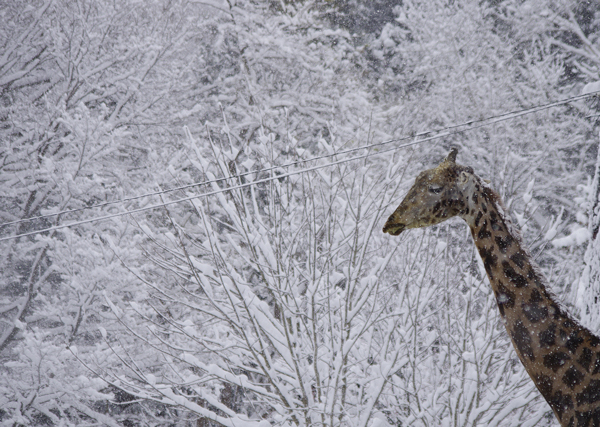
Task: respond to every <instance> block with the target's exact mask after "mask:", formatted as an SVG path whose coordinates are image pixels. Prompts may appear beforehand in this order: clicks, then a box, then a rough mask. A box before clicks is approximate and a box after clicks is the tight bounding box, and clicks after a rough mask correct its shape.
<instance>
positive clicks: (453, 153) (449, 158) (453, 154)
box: [443, 147, 458, 163]
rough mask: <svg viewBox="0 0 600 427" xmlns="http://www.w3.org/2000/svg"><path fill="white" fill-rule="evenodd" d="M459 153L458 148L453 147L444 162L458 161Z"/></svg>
mask: <svg viewBox="0 0 600 427" xmlns="http://www.w3.org/2000/svg"><path fill="white" fill-rule="evenodd" d="M457 154H458V148H456V147H453V148H452V149H451V150H450V153H448V155H447V156H446V158H445V159H444V162H443V163H456V155H457Z"/></svg>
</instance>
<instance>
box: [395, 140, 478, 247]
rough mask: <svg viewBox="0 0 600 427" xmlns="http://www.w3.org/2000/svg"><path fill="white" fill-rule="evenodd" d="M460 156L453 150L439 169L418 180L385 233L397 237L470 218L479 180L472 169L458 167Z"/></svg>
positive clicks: (418, 177) (422, 174) (420, 175)
mask: <svg viewBox="0 0 600 427" xmlns="http://www.w3.org/2000/svg"><path fill="white" fill-rule="evenodd" d="M457 153H458V150H457V149H456V148H453V149H452V150H451V151H450V154H448V156H447V157H446V158H445V159H444V160H443V161H442V163H440V164H439V165H438V166H437V167H436V168H433V169H429V170H426V171H423V172H421V173H420V174H419V176H417V179H416V180H415V183H414V185H413V186H412V188H411V189H410V190H409V192H408V194H407V195H406V197H405V198H404V200H403V201H402V203H400V206H398V209H396V210H395V211H394V213H393V214H392V215H391V216H390V217H389V218H388V220H387V222H386V223H385V226H384V227H383V232H384V233H390V234H391V235H392V236H397V235H399V234H400V233H402V232H403V231H404V230H407V229H409V228H419V227H428V226H430V225H435V224H438V223H440V222H442V221H445V220H447V219H448V218H452V217H453V216H457V215H460V216H463V217H464V216H465V215H468V214H469V205H470V203H469V200H468V195H469V194H472V193H473V190H474V187H475V186H476V185H477V183H478V182H479V178H478V177H477V176H476V175H475V174H474V173H473V169H472V168H470V167H465V166H460V165H457V164H456V154H457ZM465 219H466V218H465Z"/></svg>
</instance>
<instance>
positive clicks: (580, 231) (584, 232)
mask: <svg viewBox="0 0 600 427" xmlns="http://www.w3.org/2000/svg"><path fill="white" fill-rule="evenodd" d="M590 237H591V234H590V231H589V230H588V228H587V227H577V228H575V229H574V230H573V231H572V232H571V233H570V234H569V235H568V236H565V237H560V238H558V239H554V240H552V245H554V247H556V248H564V247H569V246H580V245H583V244H584V243H586V242H587V241H588V240H589V239H590Z"/></svg>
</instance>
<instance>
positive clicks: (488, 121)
mask: <svg viewBox="0 0 600 427" xmlns="http://www.w3.org/2000/svg"><path fill="white" fill-rule="evenodd" d="M597 94H600V91H597V92H591V93H587V94H583V95H578V96H574V97H570V98H566V99H563V100H560V101H555V102H551V103H547V104H543V105H538V106H535V107H531V108H527V109H522V110H515V111H512V112H508V113H503V114H500V115H498V116H492V117H487V118H484V119H478V120H471V121H468V122H464V123H460V124H457V125H451V126H448V127H445V128H441V129H435V130H430V131H425V132H420V133H418V134H416V135H415V136H404V137H401V138H396V139H390V140H387V141H383V142H378V143H373V144H368V145H363V146H360V147H355V148H351V149H347V150H342V151H339V152H336V153H332V154H327V155H322V156H317V157H312V158H310V159H304V160H298V161H296V162H292V163H289V164H286V165H282V166H273V167H270V168H265V169H261V170H257V171H249V172H244V173H242V174H238V175H235V176H231V177H227V178H218V179H214V180H209V181H203V182H199V183H193V184H188V185H185V186H181V187H177V188H172V189H168V190H162V191H156V192H153V193H147V194H143V195H139V196H134V197H129V198H125V199H120V200H117V201H113V202H107V203H103V204H99V205H94V206H89V207H86V208H79V209H73V210H68V211H62V212H58V213H54V214H48V215H43V216H39V217H34V218H26V219H23V220H19V221H13V222H11V223H5V224H2V226H4V225H9V224H15V223H18V222H24V221H31V220H34V219H37V218H46V217H50V216H56V215H60V214H63V213H71V212H76V211H81V210H84V209H91V208H94V207H102V206H107V205H110V204H116V203H122V202H125V201H130V200H135V199H139V198H142V197H149V196H152V195H159V194H165V193H168V192H172V191H177V190H183V189H187V188H191V187H196V186H200V185H207V184H212V183H217V182H220V181H224V180H227V179H236V178H237V179H239V178H241V177H244V176H247V175H250V174H255V173H260V172H268V171H272V170H274V169H279V168H283V167H289V166H293V165H297V164H301V163H306V162H309V161H314V160H319V159H324V158H328V157H332V156H337V155H340V154H347V153H351V152H354V151H358V150H364V149H369V148H374V147H378V146H382V145H386V144H390V143H392V142H398V141H403V140H406V139H409V138H413V137H414V138H417V137H419V136H424V135H428V134H431V133H437V134H436V135H433V136H430V137H426V138H423V139H419V140H415V141H413V142H410V143H407V144H402V145H400V146H397V147H392V148H388V149H386V150H381V151H376V152H371V153H367V154H363V155H360V156H356V157H352V158H349V159H343V160H338V161H336V162H331V163H327V164H325V165H318V166H313V167H310V168H306V169H301V170H297V171H294V172H288V173H285V174H281V175H276V176H271V177H269V178H264V179H260V180H256V181H251V182H248V183H245V184H240V185H236V186H232V187H228V188H223V189H220V190H215V191H212V192H208V193H203V194H197V195H194V196H189V197H184V198H181V199H176V200H172V201H168V202H163V203H160V204H156V205H151V206H145V207H143V208H138V209H132V210H130V211H125V212H118V213H114V214H110V215H104V216H100V217H96V218H89V219H86V220H82V221H75V222H72V223H69V224H62V225H58V226H54V227H48V228H45V229H42V230H36V231H31V232H28V233H22V234H18V235H14V236H7V237H3V238H0V242H3V241H7V240H13V239H17V238H19V237H27V236H32V235H35V234H40V233H44V232H49V231H55V230H61V229H63V228H68V227H73V226H76V225H82V224H88V223H92V222H98V221H104V220H107V219H111V218H115V217H119V216H123V215H130V214H134V213H138V212H143V211H147V210H152V209H156V208H160V207H164V206H168V205H173V204H176V203H181V202H185V201H190V200H192V199H196V198H200V197H208V196H211V195H214V194H218V193H223V192H226V191H232V190H237V189H241V188H245V187H248V186H251V185H255V184H261V183H265V182H269V181H272V180H275V179H281V178H286V177H289V176H292V175H297V174H301V173H305V172H310V171H313V170H317V169H322V168H326V167H331V166H335V165H338V164H342V163H346V162H351V161H355V160H360V159H364V158H367V157H370V156H373V155H376V154H382V153H387V152H389V151H393V150H397V149H399V148H404V147H408V146H411V145H416V144H421V143H423V142H427V141H431V140H434V139H439V138H442V137H445V136H449V135H454V134H457V133H462V132H465V131H467V130H471V129H477V128H480V127H483V126H489V125H492V124H495V123H499V122H502V121H506V120H510V119H514V118H517V117H520V116H524V115H527V114H532V113H535V112H538V111H542V110H546V109H549V108H553V107H556V106H559V105H563V104H566V103H569V102H573V101H578V100H581V99H585V98H588V97H591V96H594V95H597ZM475 124H477V126H474V125H475ZM461 127H464V129H458V128H461ZM452 129H458V130H452ZM450 130H452V131H450ZM444 131H445V132H444Z"/></svg>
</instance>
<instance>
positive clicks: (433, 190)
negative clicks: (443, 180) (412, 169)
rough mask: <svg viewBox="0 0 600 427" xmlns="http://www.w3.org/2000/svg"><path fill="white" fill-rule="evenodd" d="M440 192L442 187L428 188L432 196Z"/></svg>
mask: <svg viewBox="0 0 600 427" xmlns="http://www.w3.org/2000/svg"><path fill="white" fill-rule="evenodd" d="M442 190H443V187H435V186H432V187H429V192H430V193H433V194H440V193H441V192H442Z"/></svg>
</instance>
